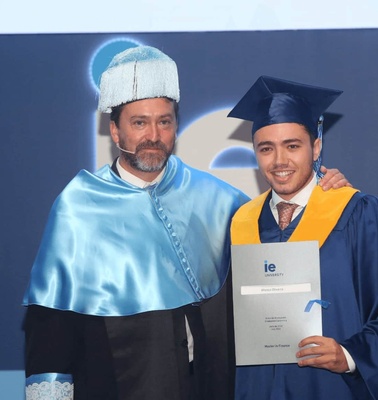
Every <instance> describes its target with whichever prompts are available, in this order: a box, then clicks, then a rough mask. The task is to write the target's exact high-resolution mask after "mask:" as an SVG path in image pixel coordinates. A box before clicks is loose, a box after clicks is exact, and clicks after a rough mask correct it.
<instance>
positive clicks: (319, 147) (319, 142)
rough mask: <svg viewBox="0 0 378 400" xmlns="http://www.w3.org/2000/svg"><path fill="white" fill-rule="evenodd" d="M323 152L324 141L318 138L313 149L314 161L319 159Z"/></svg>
mask: <svg viewBox="0 0 378 400" xmlns="http://www.w3.org/2000/svg"><path fill="white" fill-rule="evenodd" d="M321 151H322V140H321V139H319V138H317V139H315V142H314V147H313V161H316V160H317V159H318V158H319V156H320V152H321Z"/></svg>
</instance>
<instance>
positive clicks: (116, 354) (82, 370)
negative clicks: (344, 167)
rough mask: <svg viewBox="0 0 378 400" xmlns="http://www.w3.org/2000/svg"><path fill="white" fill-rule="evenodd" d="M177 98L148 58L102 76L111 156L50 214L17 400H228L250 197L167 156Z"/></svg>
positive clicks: (172, 68) (170, 72)
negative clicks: (233, 267)
mask: <svg viewBox="0 0 378 400" xmlns="http://www.w3.org/2000/svg"><path fill="white" fill-rule="evenodd" d="M178 101H179V86H178V75H177V68H176V64H175V63H174V62H173V61H172V60H171V59H170V58H169V57H168V56H166V55H165V54H163V53H161V52H160V51H159V50H157V49H154V48H151V47H146V46H141V47H137V48H133V49H130V50H126V51H125V52H122V53H120V54H118V55H116V56H115V57H114V59H113V61H112V62H111V64H110V65H109V67H108V69H107V70H106V71H105V72H104V73H103V75H102V78H101V85H100V99H99V110H100V111H102V112H108V113H111V123H110V131H111V135H112V138H113V140H114V142H115V143H116V145H117V146H118V147H119V149H120V157H119V158H117V159H116V160H115V162H114V163H113V165H112V167H109V166H105V167H103V168H102V169H100V170H99V171H97V172H96V173H95V174H91V173H89V172H87V171H81V172H80V173H79V174H78V175H77V176H76V177H75V178H74V179H73V180H72V181H71V182H70V183H69V184H68V186H67V187H66V188H65V189H64V190H63V192H62V193H61V195H60V196H59V197H58V199H57V200H56V202H55V204H54V206H53V208H52V211H51V214H50V216H49V220H48V223H47V226H46V231H45V234H44V237H43V241H42V244H41V247H40V250H39V253H38V255H37V258H36V261H35V264H34V266H33V270H32V276H31V282H30V286H29V288H28V290H27V293H26V294H25V299H24V304H25V305H27V306H28V311H27V315H26V322H25V330H26V376H27V399H32V398H33V399H34V398H38V399H41V400H42V399H49V400H52V399H60V398H63V397H59V395H61V396H63V394H64V395H65V396H66V397H64V398H72V397H73V396H74V398H75V400H80V399H91V400H95V399H100V400H106V399H111V400H114V399H122V400H123V399H132V400H146V399H154V400H188V399H193V400H200V399H204V400H210V399H217V400H222V399H223V400H229V399H232V398H233V395H234V386H233V383H234V355H233V327H232V312H230V311H232V310H231V307H230V305H231V301H230V299H229V295H230V293H229V291H230V290H229V289H230V287H229V282H228V281H227V276H228V270H229V264H230V262H229V258H230V250H229V245H230V238H229V228H230V221H231V217H232V215H233V214H234V212H235V211H236V210H237V209H238V208H239V207H240V206H241V205H242V204H244V203H245V202H246V201H247V200H249V199H248V198H247V196H245V195H244V194H243V193H241V192H240V191H239V190H237V189H235V188H233V187H231V186H230V185H228V184H226V183H224V182H222V181H220V180H218V179H216V178H215V177H213V176H212V175H210V174H207V173H204V172H201V171H198V170H196V169H193V168H191V167H189V166H188V165H185V164H184V163H183V162H182V161H181V160H179V159H178V158H177V157H175V156H173V155H171V154H172V150H173V146H174V142H175V137H176V130H177V102H178ZM338 177H339V176H336V177H335V178H336V179H334V180H337V178H338ZM344 183H345V180H344V179H341V184H344ZM339 184H340V183H339ZM336 185H337V183H336ZM191 338H193V342H194V345H191ZM188 342H189V343H188Z"/></svg>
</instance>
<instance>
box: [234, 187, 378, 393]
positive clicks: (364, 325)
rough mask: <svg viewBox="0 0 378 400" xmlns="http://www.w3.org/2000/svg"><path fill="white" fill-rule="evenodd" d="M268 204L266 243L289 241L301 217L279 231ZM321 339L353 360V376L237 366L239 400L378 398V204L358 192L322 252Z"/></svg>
mask: <svg viewBox="0 0 378 400" xmlns="http://www.w3.org/2000/svg"><path fill="white" fill-rule="evenodd" d="M269 200H270V196H268V198H267V199H266V201H265V204H264V206H263V209H262V212H261V214H260V218H259V227H260V228H259V229H260V239H261V242H262V243H267V242H285V241H287V240H288V239H289V237H290V236H291V234H292V233H293V231H294V230H295V228H296V227H297V225H298V223H299V221H300V219H301V218H302V215H303V212H304V211H302V212H301V214H300V215H298V217H297V218H295V219H294V220H293V221H292V223H291V224H290V225H289V226H288V227H287V228H286V229H285V230H284V231H281V230H280V229H279V227H278V226H277V223H276V221H275V219H274V217H273V215H272V213H271V210H270V207H269ZM320 267H321V288H322V299H323V300H327V301H329V302H330V303H331V305H330V306H329V308H328V309H325V310H323V335H324V336H326V337H331V338H334V339H335V340H336V341H337V342H338V343H340V344H341V345H343V346H344V347H345V348H346V349H347V350H348V351H349V353H350V354H351V356H352V357H353V359H354V361H355V363H356V365H357V370H356V372H355V373H353V374H346V373H345V374H336V373H332V372H330V371H328V370H325V369H318V368H311V367H302V368H300V367H298V365H297V364H278V365H261V366H246V367H238V368H237V374H236V399H237V400H244V399H256V400H268V399H269V400H304V399H306V400H330V399H332V400H333V399H342V400H349V399H351V400H352V399H361V400H369V399H378V199H377V198H375V197H373V196H369V195H363V194H361V193H357V194H355V195H354V196H353V198H352V199H351V201H350V202H349V203H348V205H347V206H346V208H345V210H344V212H343V213H342V215H341V217H340V219H339V221H338V223H337V225H336V226H335V228H334V229H333V231H332V232H331V234H330V235H329V237H328V238H327V240H326V241H325V243H324V244H323V246H322V247H321V249H320Z"/></svg>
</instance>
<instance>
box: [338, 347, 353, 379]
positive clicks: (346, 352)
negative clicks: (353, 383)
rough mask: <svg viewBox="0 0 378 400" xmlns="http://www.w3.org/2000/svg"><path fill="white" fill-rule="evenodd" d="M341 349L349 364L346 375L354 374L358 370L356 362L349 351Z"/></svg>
mask: <svg viewBox="0 0 378 400" xmlns="http://www.w3.org/2000/svg"><path fill="white" fill-rule="evenodd" d="M340 346H341V345H340ZM341 348H342V350H343V352H344V355H345V358H346V360H347V363H348V371H345V373H347V374H348V373H349V374H353V372H354V371H355V370H356V363H355V362H354V360H353V358H352V356H351V355H350V354H349V351H348V350H347V349H346V348H345V347H343V346H341Z"/></svg>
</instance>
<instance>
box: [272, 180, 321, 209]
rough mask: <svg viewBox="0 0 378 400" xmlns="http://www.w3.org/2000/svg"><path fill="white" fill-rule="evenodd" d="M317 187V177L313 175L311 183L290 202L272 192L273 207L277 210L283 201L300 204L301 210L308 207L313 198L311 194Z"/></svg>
mask: <svg viewBox="0 0 378 400" xmlns="http://www.w3.org/2000/svg"><path fill="white" fill-rule="evenodd" d="M316 185H317V179H316V175H315V174H313V176H312V179H311V181H310V182H309V183H308V184H307V185H306V186H305V187H304V188H303V189H302V190H301V191H300V192H299V193H297V194H296V195H295V196H294V197H293V198H292V199H290V200H289V201H287V200H284V199H283V198H281V197H280V196H279V195H278V194H277V193H276V192H275V191H274V190H272V200H271V201H272V203H271V204H272V207H273V208H276V206H277V204H278V203H280V202H281V201H284V202H286V203H295V204H298V205H299V206H300V207H301V208H303V207H306V205H307V203H308V200H309V198H310V196H311V193H312V191H313V189H314V187H315V186H316Z"/></svg>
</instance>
